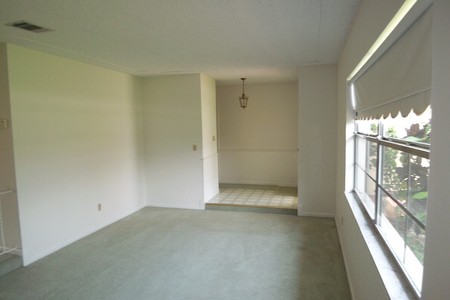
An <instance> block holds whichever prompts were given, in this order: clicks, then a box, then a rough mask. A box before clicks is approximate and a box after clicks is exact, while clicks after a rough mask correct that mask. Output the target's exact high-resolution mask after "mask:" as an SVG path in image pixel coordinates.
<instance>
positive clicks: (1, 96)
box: [0, 43, 21, 251]
mask: <svg viewBox="0 0 450 300" xmlns="http://www.w3.org/2000/svg"><path fill="white" fill-rule="evenodd" d="M9 98H10V97H9V82H8V69H7V51H6V45H5V44H2V43H0V119H1V120H5V121H6V122H7V125H6V127H7V128H3V127H0V192H3V191H8V190H10V191H15V190H16V174H15V169H14V152H13V142H12V130H11V108H10V99H9ZM0 201H1V206H2V219H3V233H4V238H5V244H6V245H5V246H6V247H7V248H9V249H11V248H19V249H20V248H21V239H20V226H19V209H18V204H17V196H16V194H15V193H10V194H5V195H0ZM1 246H2V245H1V244H0V247H1ZM0 251H1V250H0Z"/></svg>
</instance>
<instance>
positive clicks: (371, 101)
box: [353, 9, 432, 119]
mask: <svg viewBox="0 0 450 300" xmlns="http://www.w3.org/2000/svg"><path fill="white" fill-rule="evenodd" d="M431 21H432V18H431V9H428V11H426V12H425V13H424V14H423V15H422V16H421V17H420V18H419V19H417V21H416V22H414V23H413V25H412V26H411V27H410V28H409V29H408V30H407V31H406V32H405V33H404V34H403V35H402V36H401V37H400V38H399V39H398V40H397V41H396V42H395V43H394V44H393V45H392V46H391V47H390V48H389V49H388V50H387V51H386V52H385V53H384V54H383V55H382V56H381V57H380V58H379V60H378V61H376V62H375V63H374V64H373V65H372V66H371V67H370V68H369V69H368V70H367V71H366V72H365V73H364V74H362V75H361V76H360V77H359V78H358V79H357V80H356V81H355V82H354V83H353V84H354V88H355V98H356V99H355V100H356V103H355V106H356V107H355V109H356V112H357V118H358V119H379V118H383V117H387V116H388V115H389V114H390V115H391V116H392V117H395V116H397V115H398V113H401V115H402V116H407V115H408V114H409V113H410V112H411V110H413V111H414V112H415V113H416V114H421V113H423V112H424V111H425V109H426V108H427V107H428V106H429V105H430V95H431Z"/></svg>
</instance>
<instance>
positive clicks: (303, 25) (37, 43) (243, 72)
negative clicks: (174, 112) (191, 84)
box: [0, 0, 360, 84]
mask: <svg viewBox="0 0 450 300" xmlns="http://www.w3.org/2000/svg"><path fill="white" fill-rule="evenodd" d="M359 3H360V0H90V1H88V0H81V1H80V0H0V41H3V42H8V43H13V44H17V45H22V46H25V47H29V48H33V49H37V50H41V51H44V52H49V53H53V54H56V55H60V56H64V57H69V58H73V59H77V60H81V61H84V62H88V63H92V64H95V65H100V66H103V67H107V68H110V69H114V70H118V71H123V72H126V73H130V74H135V75H142V76H150V75H161V74H180V73H204V74H207V75H210V76H212V77H213V78H215V79H216V80H217V81H218V83H219V84H227V83H232V82H233V83H239V82H240V80H239V78H240V77H247V78H248V81H247V83H249V84H251V83H255V82H276V81H290V80H296V78H297V70H298V67H299V66H301V65H305V64H328V63H335V62H337V60H338V57H339V55H340V52H341V49H342V47H343V44H344V41H345V38H346V36H347V33H348V31H349V29H350V26H351V23H352V20H353V17H354V15H355V13H356V10H357V8H358V6H359ZM20 20H25V21H27V22H30V23H33V24H36V25H39V26H42V27H46V28H49V29H52V31H50V32H46V33H32V32H27V31H25V30H21V29H17V28H13V27H10V26H6V25H5V24H8V23H11V22H15V21H20Z"/></svg>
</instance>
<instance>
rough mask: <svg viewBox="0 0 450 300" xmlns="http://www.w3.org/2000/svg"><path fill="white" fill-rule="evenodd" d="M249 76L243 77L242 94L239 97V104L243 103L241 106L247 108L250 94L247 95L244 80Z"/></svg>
mask: <svg viewBox="0 0 450 300" xmlns="http://www.w3.org/2000/svg"><path fill="white" fill-rule="evenodd" d="M245 79H247V78H241V80H242V95H241V96H240V97H239V104H240V105H241V107H242V108H243V109H245V108H246V107H247V102H248V96H247V95H245V91H244V81H245Z"/></svg>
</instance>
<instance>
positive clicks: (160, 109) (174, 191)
mask: <svg viewBox="0 0 450 300" xmlns="http://www.w3.org/2000/svg"><path fill="white" fill-rule="evenodd" d="M143 101H144V113H145V121H144V123H145V126H144V127H145V129H144V130H145V170H146V173H145V174H146V175H145V176H146V189H147V193H146V197H147V204H148V205H150V206H160V207H177V208H191V209H200V208H202V207H203V163H202V159H203V154H202V152H203V148H202V110H201V104H202V103H201V88H200V74H193V75H176V76H175V75H174V76H163V77H149V78H145V79H143ZM193 145H196V148H197V150H196V151H194V150H193Z"/></svg>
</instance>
